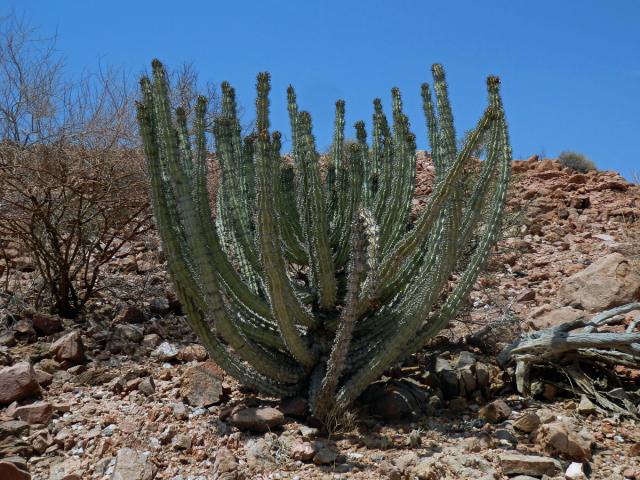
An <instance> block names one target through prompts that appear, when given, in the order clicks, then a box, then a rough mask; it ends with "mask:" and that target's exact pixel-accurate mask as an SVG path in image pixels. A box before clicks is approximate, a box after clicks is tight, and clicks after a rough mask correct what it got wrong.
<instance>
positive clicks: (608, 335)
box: [498, 302, 640, 416]
mask: <svg viewBox="0 0 640 480" xmlns="http://www.w3.org/2000/svg"><path fill="white" fill-rule="evenodd" d="M633 310H640V303H638V302H636V303H629V304H627V305H622V306H620V307H616V308H612V309H610V310H607V311H604V312H601V313H598V314H597V315H595V316H593V317H592V318H591V319H590V320H586V319H585V318H584V317H581V318H579V319H577V320H573V321H571V322H567V323H564V324H561V325H558V326H555V327H550V328H547V329H544V330H540V331H537V332H533V333H529V334H526V335H522V336H521V337H520V338H518V339H517V340H516V341H514V342H513V343H511V344H510V345H509V346H508V347H506V348H505V349H504V350H503V351H502V352H501V353H500V354H499V355H498V362H499V364H500V365H501V366H502V367H506V366H508V365H510V364H513V363H515V381H516V388H517V389H518V392H520V393H521V394H523V395H530V394H531V375H532V369H533V368H535V367H541V366H544V365H547V366H548V365H552V366H553V367H554V368H556V369H557V370H556V371H558V372H562V373H563V374H564V375H566V376H567V377H568V378H570V379H571V382H570V385H569V386H568V387H567V388H568V389H570V390H572V391H578V392H580V393H582V394H585V395H587V396H589V397H591V398H592V399H593V400H595V401H596V402H597V403H598V404H599V405H600V406H601V407H602V408H604V409H606V410H609V411H615V412H618V413H624V414H629V415H632V416H638V415H640V409H639V408H638V407H637V406H636V405H635V404H634V401H633V397H632V395H631V394H629V395H626V396H624V395H621V394H620V392H619V391H620V388H614V389H613V390H611V391H610V392H605V391H602V392H601V391H599V390H598V388H597V387H596V386H595V382H594V381H593V379H590V377H589V376H588V375H587V374H586V373H585V372H584V371H583V370H582V369H581V367H580V365H581V363H583V364H586V365H589V366H590V367H591V370H593V371H599V372H601V373H602V374H603V375H604V376H609V377H610V376H611V374H612V371H613V367H615V366H618V365H621V366H624V367H628V368H634V369H640V332H637V331H635V330H636V327H637V326H638V324H640V315H637V316H636V318H634V320H633V321H632V322H631V323H630V325H629V326H627V328H626V329H625V332H624V333H613V332H599V331H598V329H599V328H601V327H603V326H606V325H614V324H619V323H622V321H623V320H624V314H625V313H628V312H631V311H633ZM578 329H581V330H579V331H574V330H578ZM612 392H614V393H615V394H614V395H612ZM616 402H617V403H616Z"/></svg>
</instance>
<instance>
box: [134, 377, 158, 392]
mask: <svg viewBox="0 0 640 480" xmlns="http://www.w3.org/2000/svg"><path fill="white" fill-rule="evenodd" d="M138 390H139V391H140V392H142V393H144V394H145V395H146V396H147V397H148V396H150V395H153V394H154V393H155V392H156V384H155V382H154V381H153V378H151V377H145V378H143V379H142V381H141V382H140V384H139V385H138Z"/></svg>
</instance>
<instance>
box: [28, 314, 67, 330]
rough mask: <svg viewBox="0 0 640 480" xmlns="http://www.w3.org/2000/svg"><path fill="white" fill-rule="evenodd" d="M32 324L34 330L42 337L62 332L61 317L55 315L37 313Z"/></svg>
mask: <svg viewBox="0 0 640 480" xmlns="http://www.w3.org/2000/svg"><path fill="white" fill-rule="evenodd" d="M31 323H32V324H33V328H34V329H35V330H36V332H37V333H39V334H40V335H51V334H54V333H56V332H60V331H62V328H63V326H62V320H61V319H60V317H56V316H53V315H44V314H42V313H36V314H35V315H33V316H32V317H31Z"/></svg>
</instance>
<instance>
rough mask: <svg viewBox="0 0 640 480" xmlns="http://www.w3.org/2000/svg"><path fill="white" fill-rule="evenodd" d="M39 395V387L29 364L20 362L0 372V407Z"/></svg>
mask: <svg viewBox="0 0 640 480" xmlns="http://www.w3.org/2000/svg"><path fill="white" fill-rule="evenodd" d="M39 393H40V385H38V379H37V377H36V372H35V371H34V370H33V366H31V364H30V363H28V362H20V363H16V364H15V365H13V366H12V367H5V368H3V369H2V370H0V405H2V404H9V403H11V402H14V401H16V400H22V399H23V398H27V397H31V396H34V395H38V394H39Z"/></svg>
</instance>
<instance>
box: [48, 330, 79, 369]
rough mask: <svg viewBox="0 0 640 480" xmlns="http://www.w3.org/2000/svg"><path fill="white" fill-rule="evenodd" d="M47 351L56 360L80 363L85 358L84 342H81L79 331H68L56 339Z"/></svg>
mask: <svg viewBox="0 0 640 480" xmlns="http://www.w3.org/2000/svg"><path fill="white" fill-rule="evenodd" d="M49 353H50V354H51V355H53V356H54V358H55V359H56V360H57V361H58V362H64V361H67V362H71V363H82V362H83V361H84V360H85V356H84V344H83V343H82V338H81V337H80V332H78V331H74V332H70V333H67V334H66V335H65V336H63V337H61V338H59V339H58V340H56V341H55V342H54V343H53V345H51V348H50V349H49Z"/></svg>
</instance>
